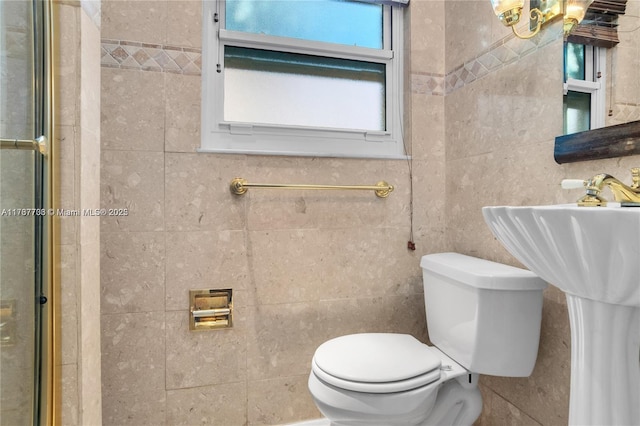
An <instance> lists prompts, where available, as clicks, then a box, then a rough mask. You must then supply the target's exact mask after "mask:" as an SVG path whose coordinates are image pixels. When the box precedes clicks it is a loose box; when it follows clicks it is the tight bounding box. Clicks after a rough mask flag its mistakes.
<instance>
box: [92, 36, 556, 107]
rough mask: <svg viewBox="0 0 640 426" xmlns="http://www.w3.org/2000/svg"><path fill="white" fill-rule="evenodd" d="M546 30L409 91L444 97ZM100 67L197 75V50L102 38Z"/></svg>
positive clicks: (416, 81)
mask: <svg viewBox="0 0 640 426" xmlns="http://www.w3.org/2000/svg"><path fill="white" fill-rule="evenodd" d="M560 36H561V34H557V33H556V32H555V31H551V30H547V31H543V32H541V33H540V35H538V36H536V37H534V38H532V39H528V40H523V39H519V38H516V37H515V36H513V35H509V36H507V37H505V38H503V39H502V40H500V41H498V42H497V43H494V44H493V45H491V46H490V47H489V48H488V49H486V50H485V51H484V52H481V53H480V54H479V55H477V56H476V57H474V58H472V59H471V60H469V61H467V62H465V63H464V64H462V65H460V66H458V67H456V68H455V69H453V70H452V71H450V72H448V73H447V74H446V75H442V74H431V73H415V74H411V92H412V93H420V94H428V95H432V96H446V95H448V94H450V93H452V92H454V91H456V90H458V89H460V88H462V87H464V86H467V85H469V84H471V83H473V82H474V81H476V80H478V79H479V78H482V77H484V76H485V75H487V74H490V73H492V72H494V71H497V70H499V69H501V68H502V67H504V66H506V65H509V64H511V63H513V62H516V61H518V60H520V59H521V58H523V57H524V56H526V55H529V54H531V53H533V52H535V51H537V50H538V49H540V48H542V47H544V46H546V45H548V44H549V43H551V42H553V41H555V40H557V39H558V37H560ZM101 64H102V66H103V67H111V68H126V69H138V70H142V71H156V72H172V73H178V74H190V75H201V74H202V51H201V49H195V48H187V47H176V46H165V45H160V44H149V43H140V42H135V41H123V40H107V39H103V40H102V61H101Z"/></svg>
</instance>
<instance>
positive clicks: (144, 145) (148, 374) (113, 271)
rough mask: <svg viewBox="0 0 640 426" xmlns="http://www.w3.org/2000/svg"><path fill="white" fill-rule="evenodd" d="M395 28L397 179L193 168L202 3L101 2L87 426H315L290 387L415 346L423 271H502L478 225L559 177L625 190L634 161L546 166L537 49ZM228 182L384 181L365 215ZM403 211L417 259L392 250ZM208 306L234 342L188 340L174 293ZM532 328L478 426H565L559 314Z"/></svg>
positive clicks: (460, 21) (550, 39)
mask: <svg viewBox="0 0 640 426" xmlns="http://www.w3.org/2000/svg"><path fill="white" fill-rule="evenodd" d="M406 13H407V14H408V17H409V19H410V22H411V24H410V26H409V27H408V28H407V32H408V33H410V35H411V38H410V43H409V44H410V46H408V48H409V49H410V52H411V55H410V67H409V68H408V69H409V71H408V75H407V82H408V84H407V86H408V87H407V93H406V99H407V103H408V105H407V108H406V111H407V117H408V118H407V121H408V122H409V123H410V128H409V129H408V131H407V134H410V135H411V138H410V140H411V145H412V154H413V163H412V171H411V172H410V171H409V168H408V164H407V163H406V162H404V161H377V160H376V161H373V160H354V159H327V158H324V159H321V158H284V157H261V156H242V155H238V156H234V155H215V154H202V153H196V149H197V148H198V146H199V141H200V134H199V132H200V90H201V87H200V76H199V72H198V69H199V68H198V67H199V56H198V55H199V52H200V49H201V40H200V36H201V23H200V21H201V16H200V15H201V6H200V1H127V2H124V1H115V0H106V1H103V2H102V30H101V37H102V52H101V55H102V59H101V61H102V65H103V66H102V76H101V85H102V90H101V93H102V96H101V104H102V106H101V115H102V119H101V149H102V155H101V165H100V170H101V184H100V186H101V191H100V196H101V205H102V207H105V208H127V209H128V212H129V214H128V216H124V217H103V218H102V220H101V223H100V227H101V234H100V238H101V273H100V279H101V295H100V296H101V303H100V312H101V328H102V330H101V332H102V340H101V342H102V345H101V349H102V397H103V418H102V419H103V423H104V424H105V425H124V424H196V423H203V422H204V423H206V422H209V423H213V424H229V425H236V424H239V425H241V424H252V425H261V424H262V425H266V424H281V423H288V422H294V421H300V420H304V419H308V418H314V417H317V416H319V413H318V412H317V410H316V409H315V407H314V406H313V403H312V401H311V399H310V397H309V395H308V393H307V390H306V380H307V375H308V372H309V363H310V359H311V356H312V354H313V351H314V350H315V348H316V347H317V345H318V344H320V343H322V342H323V341H325V340H326V339H328V338H330V337H333V336H337V335H342V334H347V333H353V332H359V331H392V332H403V333H411V334H413V335H415V336H416V337H418V338H420V339H421V340H423V341H426V331H425V320H424V308H423V301H422V288H421V285H422V284H421V272H420V269H419V266H418V264H419V258H420V256H421V255H423V254H426V253H430V252H438V251H445V250H454V251H458V252H461V253H465V254H471V255H475V256H479V257H483V258H489V259H493V260H498V261H502V262H504V263H511V264H515V261H514V260H513V258H511V257H510V256H509V255H508V254H507V253H506V252H505V251H504V250H503V249H502V248H501V246H500V245H499V244H498V243H497V242H496V241H495V240H494V239H493V237H492V236H491V235H490V233H489V231H488V229H487V228H486V226H485V225H484V223H483V221H482V218H481V215H480V207H482V206H483V205H488V204H531V203H554V202H564V201H572V200H573V199H574V198H577V195H576V194H574V193H563V192H560V191H559V189H557V188H558V182H559V181H560V180H561V179H562V178H564V177H585V176H588V175H590V174H593V173H594V172H596V171H600V170H601V169H606V170H607V171H611V172H613V173H618V174H621V175H624V173H625V172H624V169H625V168H627V167H628V166H630V165H631V163H632V162H633V161H637V158H635V159H633V158H626V159H622V160H619V159H614V160H606V161H598V162H589V163H580V164H578V165H566V166H558V165H556V164H555V163H554V162H553V158H552V152H553V137H554V136H555V135H557V134H559V133H560V130H559V129H561V124H562V123H561V98H560V97H561V91H559V90H558V91H553V90H550V89H549V88H550V87H555V86H558V85H559V84H561V78H562V77H561V66H562V55H561V41H560V40H559V38H558V35H557V32H556V33H554V34H551V33H545V34H544V35H542V36H540V37H539V38H538V39H537V40H535V41H533V42H531V43H529V42H527V43H519V42H515V41H511V39H510V38H509V37H508V33H507V32H505V29H504V28H502V27H501V24H500V23H499V22H498V21H497V19H496V18H495V17H494V16H493V13H492V12H491V10H490V8H488V7H486V4H484V2H472V1H471V2H470V1H451V2H441V1H419V0H416V1H412V3H411V6H410V8H409V9H408V10H407V12H406ZM453 17H455V19H454V18H453ZM445 21H446V22H447V26H446V28H445V25H444V23H445ZM445 52H446V54H445ZM540 69H545V70H546V72H545V73H544V75H543V76H542V77H541V76H540V72H539V70H540ZM445 124H446V126H445ZM445 129H446V130H445ZM445 141H446V144H445ZM237 176H240V177H244V178H247V179H249V180H256V181H257V180H260V181H273V182H292V183H293V182H301V183H337V184H340V183H346V182H363V183H366V182H376V181H378V180H380V179H385V180H387V181H389V182H390V183H392V184H393V185H395V186H396V188H397V189H396V191H394V193H393V194H392V195H391V196H390V197H389V198H388V199H385V200H380V199H376V198H375V197H374V196H372V195H371V194H342V193H328V194H327V193H322V192H317V193H305V192H277V191H273V192H272V191H263V192H260V191H250V192H249V193H248V194H247V195H245V196H243V197H237V196H234V195H232V194H230V192H229V190H228V185H229V182H230V180H231V179H232V178H234V177H237ZM411 180H412V182H413V187H414V193H413V197H411V194H410V190H409V188H410V185H409V184H410V182H411ZM411 205H412V206H413V233H414V236H415V238H414V239H415V242H416V245H417V250H416V251H415V252H411V251H409V250H407V249H406V242H407V240H408V239H409V235H410V230H411V215H410V211H411ZM227 287H231V288H233V289H234V296H235V308H236V317H235V321H236V323H235V326H234V328H233V329H231V330H222V331H214V332H199V333H192V332H189V331H188V298H187V295H188V290H189V289H199V288H227ZM544 309H545V312H544V323H543V335H542V340H541V349H540V358H539V364H538V368H537V369H536V371H535V372H534V375H533V376H532V377H531V378H528V379H497V378H483V379H482V381H481V385H482V391H483V395H484V401H485V409H484V412H483V417H482V418H481V419H480V420H479V422H480V423H482V424H505V423H510V424H545V425H552V424H558V423H563V422H564V423H566V413H567V406H568V378H569V358H568V357H569V329H568V319H567V315H566V305H565V302H564V299H563V296H562V295H561V294H559V292H558V291H557V290H555V289H553V288H550V289H549V290H548V291H547V292H546V293H545V308H544Z"/></svg>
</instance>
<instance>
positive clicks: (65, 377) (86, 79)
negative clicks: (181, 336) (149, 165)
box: [53, 0, 102, 425]
mask: <svg viewBox="0 0 640 426" xmlns="http://www.w3.org/2000/svg"><path fill="white" fill-rule="evenodd" d="M53 13H54V25H55V27H56V31H58V34H59V37H58V38H57V41H56V43H57V44H56V48H57V49H58V52H59V55H58V57H57V61H56V63H55V71H54V73H55V78H56V87H55V95H54V98H55V102H56V105H57V108H56V117H55V123H56V129H55V137H56V143H57V146H58V153H59V155H60V159H59V161H60V167H59V175H58V179H59V191H60V198H59V200H58V204H57V205H56V209H63V210H66V211H69V212H81V211H82V210H83V209H92V210H95V209H98V208H99V207H100V85H99V84H100V82H99V76H100V56H99V48H100V47H99V46H100V10H99V3H97V2H95V1H84V0H83V1H81V2H63V1H56V2H54V7H53ZM54 226H55V227H56V230H57V231H58V236H59V238H58V243H59V244H60V246H59V250H60V263H59V264H58V265H57V267H58V270H57V271H56V275H57V276H58V278H59V281H60V288H59V292H60V293H59V295H60V298H59V301H58V302H57V303H59V312H60V314H59V318H58V319H59V321H60V326H61V331H62V332H61V336H59V340H58V343H59V344H60V349H61V351H60V353H59V354H56V355H57V359H56V360H57V365H56V369H57V370H58V371H59V372H60V374H61V383H60V384H59V385H60V386H61V401H60V403H61V409H60V411H59V412H58V413H57V414H56V415H57V417H58V419H57V420H58V421H59V422H60V424H64V425H97V424H100V422H101V419H102V400H101V395H102V394H101V368H100V312H99V309H98V307H99V306H100V222H99V218H98V217H96V216H93V217H89V216H62V215H60V216H56V217H54Z"/></svg>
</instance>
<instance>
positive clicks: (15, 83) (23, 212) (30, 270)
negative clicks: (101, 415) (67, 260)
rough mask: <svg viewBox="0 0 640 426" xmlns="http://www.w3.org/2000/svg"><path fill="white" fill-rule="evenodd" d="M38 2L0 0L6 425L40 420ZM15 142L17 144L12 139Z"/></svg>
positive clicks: (0, 417)
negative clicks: (37, 142)
mask: <svg viewBox="0 0 640 426" xmlns="http://www.w3.org/2000/svg"><path fill="white" fill-rule="evenodd" d="M38 3H42V2H39V1H29V0H2V1H0V138H1V139H2V145H1V146H0V148H2V149H0V426H4V425H31V424H38V423H39V414H38V406H39V397H38V395H39V393H40V392H39V382H40V380H39V375H40V370H41V361H40V341H41V330H40V323H41V312H42V305H41V302H43V301H44V299H43V300H41V295H42V294H43V293H42V271H41V258H42V220H43V215H44V213H45V212H44V210H43V204H42V170H43V169H42V167H43V158H42V154H41V153H40V152H38V151H37V150H36V149H34V148H37V144H36V143H33V144H31V145H30V143H31V141H34V140H35V139H37V138H38V137H39V136H40V135H42V128H41V126H42V123H41V121H42V120H41V118H39V115H40V114H41V112H42V107H41V106H39V105H40V104H41V101H42V100H41V95H40V94H39V92H41V90H42V87H41V86H42V83H41V81H42V80H40V78H39V76H38V72H37V69H38V66H39V62H40V61H41V58H40V57H39V53H38V49H37V48H35V46H36V38H37V37H38V35H37V33H34V29H35V26H36V25H37V22H38V12H37V10H36V8H37V7H38ZM12 140H13V141H14V142H12Z"/></svg>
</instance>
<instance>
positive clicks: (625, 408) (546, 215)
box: [482, 204, 640, 425]
mask: <svg viewBox="0 0 640 426" xmlns="http://www.w3.org/2000/svg"><path fill="white" fill-rule="evenodd" d="M482 213H483V215H484V218H485V221H486V222H487V224H488V225H489V228H491V231H492V232H493V234H494V235H495V236H496V238H497V239H498V240H499V241H500V242H501V243H502V244H503V245H504V247H505V248H506V249H507V250H508V251H509V252H510V253H511V254H512V255H513V256H515V257H516V258H517V259H518V260H519V261H520V262H522V264H523V265H525V266H526V267H527V268H529V269H530V270H531V271H532V272H533V273H535V274H537V275H538V276H539V277H541V278H542V279H544V280H545V281H547V282H549V283H550V284H553V285H554V286H556V287H558V288H559V289H561V290H562V291H564V292H565V294H566V297H567V305H568V308H569V319H570V325H571V397H570V403H569V404H570V407H569V424H570V425H640V207H577V206H576V205H575V204H573V205H555V206H536V207H484V208H483V209H482Z"/></svg>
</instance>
